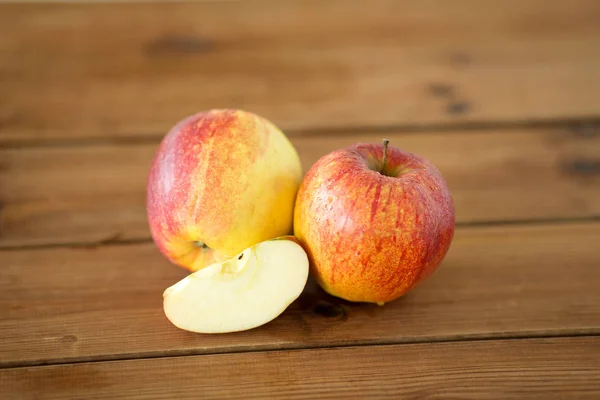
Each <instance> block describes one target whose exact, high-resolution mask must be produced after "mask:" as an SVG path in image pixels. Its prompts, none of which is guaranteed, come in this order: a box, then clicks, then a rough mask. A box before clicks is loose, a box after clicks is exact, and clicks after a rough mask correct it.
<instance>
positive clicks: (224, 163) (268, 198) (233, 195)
mask: <svg viewBox="0 0 600 400" xmlns="http://www.w3.org/2000/svg"><path fill="white" fill-rule="evenodd" d="M301 180H302V166H301V163H300V159H299V157H298V154H297V152H296V150H295V149H294V147H293V145H292V144H291V143H290V141H289V140H288V139H287V137H286V136H285V135H284V134H283V133H282V132H281V131H280V130H279V129H278V128H277V127H276V126H275V125H274V124H272V123H271V122H270V121H268V120H266V119H265V118H262V117H260V116H258V115H256V114H253V113H250V112H246V111H242V110H210V111H206V112H200V113H198V114H195V115H192V116H189V117H187V118H185V119H183V120H182V121H180V122H179V123H178V124H176V125H175V126H174V127H173V128H172V129H171V130H170V131H169V132H168V133H167V134H166V136H165V137H164V139H163V140H162V142H161V144H160V146H159V148H158V150H157V152H156V155H155V157H154V159H153V161H152V165H151V167H150V172H149V176H148V183H147V213H148V223H149V226H150V230H151V233H152V237H153V239H154V242H155V243H156V245H157V246H158V248H159V249H160V251H161V252H162V253H163V254H164V255H165V256H166V257H167V258H168V259H169V260H171V261H172V262H173V263H175V264H177V265H179V266H181V267H184V268H186V269H188V270H190V271H197V270H200V269H202V268H204V267H206V266H208V265H210V264H213V263H215V262H220V261H223V260H226V259H228V258H230V257H233V256H235V255H236V254H238V253H239V252H241V251H242V250H244V249H246V248H248V247H251V246H253V245H255V244H257V243H260V242H262V241H265V240H268V239H272V238H274V237H278V236H283V235H287V234H289V233H291V231H292V222H293V213H294V202H295V198H296V193H297V191H298V187H299V185H300V182H301Z"/></svg>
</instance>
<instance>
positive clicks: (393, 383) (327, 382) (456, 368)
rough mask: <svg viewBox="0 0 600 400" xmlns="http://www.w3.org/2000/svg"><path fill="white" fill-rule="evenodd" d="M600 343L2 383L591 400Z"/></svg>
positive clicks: (295, 359) (448, 346)
mask: <svg viewBox="0 0 600 400" xmlns="http://www.w3.org/2000/svg"><path fill="white" fill-rule="evenodd" d="M599 348H600V338H598V337H583V338H560V339H558V338H556V339H530V340H518V341H514V340H494V341H482V342H466V343H462V342H459V343H428V344H411V345H392V346H368V347H356V348H336V349H312V350H296V351H285V352H259V353H243V354H224V355H213V356H193V357H176V358H162V359H151V360H134V361H113V362H102V363H85V364H76V365H57V366H46V367H30V368H18V369H9V370H0V384H2V386H4V388H5V389H4V396H8V397H6V398H18V399H21V400H28V399H61V400H62V399H82V398H85V399H121V398H126V399H173V398H177V399H197V398H199V397H201V398H202V399H213V398H223V399H266V398H268V399H309V398H310V399H316V398H318V399H365V398H368V399H390V398H411V399H413V398H414V399H417V398H418V399H422V398H436V399H438V398H444V399H457V398H461V399H466V398H469V399H523V398H527V399H549V398H570V399H573V398H576V399H590V400H592V399H597V398H598V397H600V358H599V357H598V349H599Z"/></svg>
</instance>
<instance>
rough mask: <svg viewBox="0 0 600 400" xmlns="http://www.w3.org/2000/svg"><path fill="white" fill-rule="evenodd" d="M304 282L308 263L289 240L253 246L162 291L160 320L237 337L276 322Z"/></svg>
mask: <svg viewBox="0 0 600 400" xmlns="http://www.w3.org/2000/svg"><path fill="white" fill-rule="evenodd" d="M307 280H308V257H307V255H306V252H305V251H304V249H303V248H302V247H301V246H300V245H299V244H297V243H296V242H295V241H294V238H290V239H287V238H278V239H272V240H268V241H265V242H261V243H258V244H256V245H254V246H252V247H250V248H248V249H246V250H244V251H243V252H241V253H240V254H238V255H237V256H236V257H234V258H232V259H230V260H227V261H224V262H221V263H216V264H212V265H210V266H208V267H206V268H204V269H201V270H200V271H197V272H194V273H193V274H191V275H188V276H187V277H185V278H184V279H182V280H181V281H179V282H177V283H176V284H174V285H173V286H171V287H169V288H168V289H167V290H165V292H164V294H163V298H164V300H163V308H164V312H165V315H166V316H167V318H168V319H169V321H171V323H172V324H173V325H175V326H176V327H178V328H180V329H183V330H186V331H191V332H198V333H225V332H237V331H243V330H248V329H252V328H256V327H258V326H260V325H263V324H266V323H267V322H269V321H272V320H273V319H275V318H276V317H277V316H279V315H280V314H281V313H282V312H283V311H284V310H285V309H286V308H287V307H288V306H289V305H290V304H291V303H292V302H293V301H294V300H296V299H297V298H298V296H300V293H302V290H304V286H305V285H306V281H307Z"/></svg>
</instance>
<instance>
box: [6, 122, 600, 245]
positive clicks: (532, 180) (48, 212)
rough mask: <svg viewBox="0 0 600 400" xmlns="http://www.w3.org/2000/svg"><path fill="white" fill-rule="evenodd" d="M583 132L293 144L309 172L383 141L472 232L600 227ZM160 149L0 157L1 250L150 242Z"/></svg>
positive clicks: (591, 149) (593, 138)
mask: <svg viewBox="0 0 600 400" xmlns="http://www.w3.org/2000/svg"><path fill="white" fill-rule="evenodd" d="M585 129H589V128H586V126H585V125H584V126H583V127H582V126H577V125H575V126H558V127H552V128H538V129H534V128H530V129H496V130H480V129H476V130H472V131H468V130H457V131H449V132H443V133H414V132H413V133H399V132H395V131H384V132H371V133H362V134H339V135H335V136H311V137H294V138H293V139H292V141H293V143H294V145H295V146H296V148H297V150H298V152H299V154H300V157H301V160H302V164H303V166H304V169H305V170H307V169H308V168H309V167H310V166H311V165H312V164H313V163H314V162H315V161H317V160H318V159H319V158H320V157H321V156H323V155H325V154H327V153H328V152H330V151H332V150H335V149H338V148H341V147H344V146H346V145H349V144H351V143H354V142H375V143H379V142H380V141H381V139H382V138H383V137H386V138H388V139H390V140H391V143H392V144H393V145H395V146H398V147H402V148H404V149H406V150H408V151H413V152H415V153H417V154H421V155H423V156H425V157H427V158H428V159H430V160H431V161H432V162H434V163H435V164H436V165H437V166H438V168H440V170H441V171H442V173H443V174H444V177H445V178H446V180H447V182H448V185H449V186H450V188H451V190H452V195H453V197H454V201H455V203H456V215H457V221H458V223H459V224H469V223H485V222H494V221H496V222H497V221H519V220H552V219H568V218H589V217H599V216H600V164H598V162H599V160H598V155H599V154H600V131H599V134H593V135H590V134H586V133H585V132H586V131H585ZM594 129H595V128H594ZM157 146H158V141H153V142H151V143H146V144H139V143H138V144H120V145H115V144H113V145H87V146H65V145H61V146H51V147H47V146H44V147H33V148H31V147H30V148H10V149H5V150H0V160H1V161H0V163H1V164H0V165H1V166H2V167H1V168H0V204H1V205H2V207H3V211H2V215H0V218H1V220H0V221H1V222H2V228H1V229H2V230H1V231H0V247H19V246H30V245H49V244H90V243H103V242H106V241H110V242H115V241H116V242H118V241H124V240H125V241H130V240H147V239H149V238H150V231H149V228H148V224H147V220H146V202H145V199H146V180H147V174H148V168H149V165H150V161H151V159H152V157H153V155H154V152H155V151H156V148H157ZM75 166H76V167H75ZM57 226H60V229H57Z"/></svg>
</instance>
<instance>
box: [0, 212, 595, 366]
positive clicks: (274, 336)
mask: <svg viewBox="0 0 600 400" xmlns="http://www.w3.org/2000/svg"><path fill="white" fill-rule="evenodd" d="M598 237H600V223H587V224H578V225H574V224H563V225H538V226H511V227H485V228H483V227H477V228H475V227H471V228H463V229H459V230H458V231H457V233H456V239H455V241H454V243H453V245H452V247H451V249H450V252H449V254H448V256H447V258H446V260H445V261H444V263H443V265H442V266H441V267H440V269H439V270H438V271H437V272H436V273H435V274H434V275H433V276H432V277H431V278H430V280H428V281H426V282H425V283H423V284H422V285H421V286H419V287H418V288H416V289H415V290H414V291H412V292H411V293H409V294H408V295H407V296H406V297H404V298H402V299H400V300H398V301H396V302H392V303H388V304H387V305H385V306H384V307H378V306H376V305H365V304H352V303H348V302H344V301H340V300H337V299H335V298H333V297H331V296H328V295H326V294H324V292H322V291H321V290H320V289H318V288H317V287H315V285H314V284H313V283H312V282H311V283H310V284H309V285H308V286H307V288H306V290H305V292H304V293H303V294H302V296H301V297H300V298H299V299H298V300H297V301H296V302H295V303H294V304H293V305H292V306H291V307H290V308H288V310H286V312H285V313H284V314H282V315H281V316H280V317H279V318H277V319H275V320H274V321H272V322H271V323H269V324H267V325H264V326H262V327H259V328H257V329H254V330H250V331H246V332H239V333H235V334H224V335H198V334H193V333H190V332H185V331H181V330H178V329H177V328H175V327H174V326H172V325H171V324H170V323H169V322H168V321H167V319H166V318H165V316H164V314H163V310H162V292H163V290H164V289H165V288H166V287H168V286H170V285H171V284H173V283H175V282H176V281H177V280H179V279H181V278H182V277H183V276H185V272H184V271H183V270H181V269H180V268H177V267H174V266H172V265H170V264H169V263H168V262H166V261H165V260H164V259H163V258H162V257H161V256H160V255H159V254H158V252H157V250H156V249H155V247H154V246H153V245H152V244H136V245H127V246H102V247H97V248H77V249H67V248H56V249H45V250H39V249H38V250H26V251H4V252H1V253H0V255H1V256H2V268H1V269H0V294H1V295H0V335H1V337H2V340H1V341H0V366H18V365H35V364H45V363H58V362H70V361H82V360H106V359H115V358H123V357H149V356H164V355H177V354H204V353H221V352H234V351H248V350H264V349H289V348H306V347H323V346H339V345H355V344H381V343H406V342H422V341H437V340H455V339H459V338H499V337H501V338H506V337H523V336H532V335H533V336H556V335H580V334H599V333H600V292H599V291H598V290H597V289H598V287H597V286H598V282H599V281H600V269H598V265H599V263H600V253H599V252H598V251H597V245H598Z"/></svg>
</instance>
